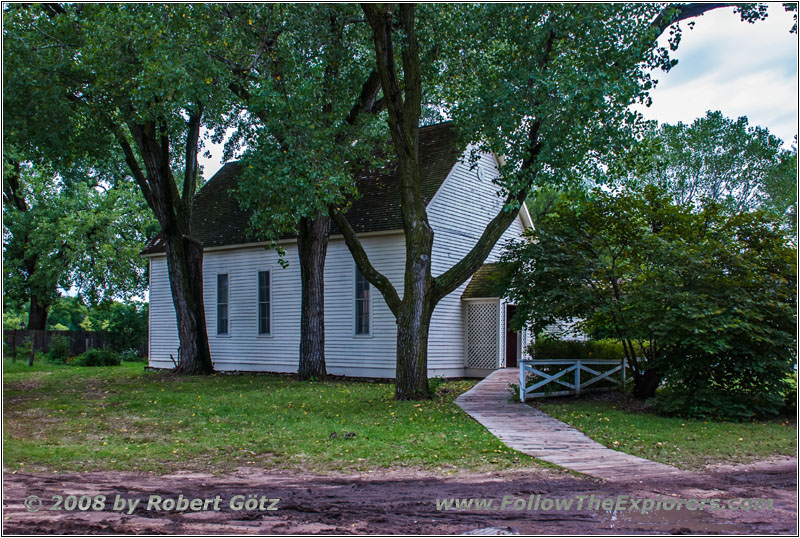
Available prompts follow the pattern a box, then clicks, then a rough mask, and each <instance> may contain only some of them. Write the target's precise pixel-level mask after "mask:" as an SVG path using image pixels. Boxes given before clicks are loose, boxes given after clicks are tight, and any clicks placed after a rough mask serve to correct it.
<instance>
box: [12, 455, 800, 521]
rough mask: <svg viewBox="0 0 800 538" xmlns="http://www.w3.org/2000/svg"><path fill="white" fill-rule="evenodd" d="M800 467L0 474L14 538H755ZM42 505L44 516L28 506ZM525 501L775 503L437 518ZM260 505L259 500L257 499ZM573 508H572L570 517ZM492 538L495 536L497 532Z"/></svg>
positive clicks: (788, 517) (790, 499) (787, 512)
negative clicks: (459, 502)
mask: <svg viewBox="0 0 800 538" xmlns="http://www.w3.org/2000/svg"><path fill="white" fill-rule="evenodd" d="M796 469H797V461H796V460H795V459H784V460H779V461H775V462H769V463H763V464H757V465H750V466H744V467H719V468H714V469H711V470H709V471H708V472H707V473H703V474H698V475H691V476H689V477H686V476H681V477H674V478H672V479H669V478H666V479H665V478H661V479H659V480H658V481H653V482H646V483H640V482H638V481H632V482H629V483H626V482H624V481H614V482H602V481H599V480H595V479H587V478H578V477H575V476H572V475H569V474H566V473H563V472H554V471H543V470H533V471H532V470H527V471H525V472H507V473H495V474H466V473H465V474H458V475H454V476H447V477H445V476H441V475H434V474H431V473H425V472H420V471H411V470H407V471H400V470H396V471H391V472H388V473H367V474H360V475H353V476H340V475H325V476H320V475H311V474H303V473H296V472H281V471H265V470H259V469H252V468H246V469H240V470H239V471H238V472H236V473H232V474H227V475H223V476H214V475H210V474H173V475H167V476H157V475H148V474H136V473H124V472H96V473H66V474H42V473H39V474H9V473H4V484H3V485H4V489H3V507H4V515H3V530H4V532H5V533H7V534H9V533H14V534H33V533H36V534H41V533H48V534H50V533H59V534H74V533H88V534H115V533H126V534H133V533H135V534H155V533H159V534H161V533H163V534H220V533H254V534H255V533H261V534H264V533H275V534H290V533H291V534H300V533H323V534H325V533H328V534H331V533H336V534H367V533H368V534H397V533H407V534H461V533H467V532H470V531H476V530H478V529H486V528H488V527H492V528H494V529H502V530H505V531H506V532H516V533H524V534H590V533H597V534H608V533H676V532H678V533H689V532H695V533H704V534H708V533H748V534H753V533H758V534H795V533H796V530H797V527H796V524H795V521H796V515H797V502H796V488H797V481H796ZM100 494H102V495H105V496H106V497H107V499H108V501H107V504H106V505H105V507H104V509H103V510H102V511H97V512H95V511H91V510H90V511H86V512H80V511H71V512H70V511H64V510H61V511H53V510H49V508H50V507H51V506H52V501H51V500H50V499H51V498H52V496H53V495H62V496H67V495H78V496H80V495H100ZM180 494H182V495H184V496H185V497H194V498H202V499H212V498H214V497H215V496H216V495H219V496H220V499H221V502H220V503H219V505H220V511H214V510H213V509H208V510H200V511H197V512H191V511H187V512H185V513H175V512H169V513H164V512H158V511H155V510H150V511H148V510H147V509H146V506H145V505H146V503H147V502H148V501H149V499H150V495H159V496H162V497H163V498H167V497H173V498H177V497H178V495H180ZM239 494H244V495H247V494H257V495H264V496H265V497H266V498H279V499H280V501H279V502H278V503H277V506H276V508H277V510H274V511H261V510H258V509H250V510H244V511H238V512H237V511H233V510H231V508H230V505H229V502H230V500H231V498H232V497H234V496H235V495H239ZM30 495H37V496H39V497H40V498H41V499H43V500H44V505H43V506H42V508H41V509H40V510H39V511H36V512H30V511H27V510H26V509H25V507H24V504H23V503H24V501H25V499H26V498H27V497H28V496H30ZM116 495H120V498H121V499H139V500H140V501H141V502H140V503H139V504H138V505H137V506H136V508H135V509H134V510H133V512H132V513H131V514H130V515H128V514H125V513H121V512H117V511H113V510H112V509H111V505H112V501H113V499H114V498H115V497H116ZM505 495H513V496H514V497H515V498H523V499H525V500H526V502H527V500H528V499H530V496H531V495H533V496H534V497H535V496H536V495H541V498H545V497H553V498H574V497H575V496H576V495H595V496H599V497H602V498H608V497H615V496H617V495H629V496H632V497H645V498H649V499H652V500H653V501H655V500H656V499H657V498H658V496H659V495H662V496H675V498H683V499H689V498H699V499H710V498H712V497H713V498H720V499H734V498H772V499H775V501H774V507H773V509H772V510H770V511H729V510H717V511H714V512H709V511H687V510H685V509H683V510H681V511H674V510H673V511H666V510H655V511H651V512H649V513H645V514H641V513H638V512H621V511H616V512H615V511H613V510H610V511H606V510H602V509H600V510H587V509H585V508H584V509H582V510H576V509H573V510H571V511H555V510H551V511H544V510H541V509H539V510H530V511H528V510H527V509H524V510H522V511H513V510H506V511H503V510H494V511H492V510H489V511H486V510H483V511H479V510H474V509H472V510H468V511H454V510H450V511H442V510H437V507H436V499H437V498H470V497H473V498H493V499H495V501H494V502H495V503H496V504H500V503H501V500H502V499H503V496H505ZM254 502H255V499H254ZM573 508H576V507H573ZM495 532H496V531H495Z"/></svg>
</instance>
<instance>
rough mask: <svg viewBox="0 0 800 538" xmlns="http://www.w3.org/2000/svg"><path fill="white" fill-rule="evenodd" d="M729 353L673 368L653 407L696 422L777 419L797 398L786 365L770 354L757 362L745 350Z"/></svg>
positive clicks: (691, 360) (698, 358) (691, 359)
mask: <svg viewBox="0 0 800 538" xmlns="http://www.w3.org/2000/svg"><path fill="white" fill-rule="evenodd" d="M765 350H766V348H765ZM731 355H733V356H727V357H722V358H720V356H719V355H704V354H699V355H693V356H691V357H686V358H685V360H684V361H682V363H681V366H680V367H678V366H677V365H676V366H674V367H673V369H672V372H671V373H670V375H669V376H668V377H667V379H666V389H665V390H662V391H661V392H659V393H658V394H656V397H655V398H654V399H653V406H654V408H655V409H656V410H657V411H659V412H661V413H664V414H669V415H679V416H685V417H692V418H714V419H733V420H751V419H754V418H757V417H765V416H769V415H776V414H778V413H780V412H781V410H782V409H783V408H784V406H785V405H786V403H787V400H788V399H790V398H791V399H793V398H796V391H797V385H796V382H795V384H794V385H793V386H792V383H791V381H792V380H791V378H790V377H789V376H787V375H786V370H785V367H786V364H785V362H784V361H781V360H778V359H771V358H770V357H769V355H767V354H766V353H765V354H764V355H762V356H759V357H757V358H755V357H754V358H749V357H747V356H746V354H745V352H743V351H739V352H738V353H736V354H735V355H734V354H731ZM731 365H735V367H731ZM792 389H793V390H792ZM793 391H794V392H793ZM792 401H794V400H792Z"/></svg>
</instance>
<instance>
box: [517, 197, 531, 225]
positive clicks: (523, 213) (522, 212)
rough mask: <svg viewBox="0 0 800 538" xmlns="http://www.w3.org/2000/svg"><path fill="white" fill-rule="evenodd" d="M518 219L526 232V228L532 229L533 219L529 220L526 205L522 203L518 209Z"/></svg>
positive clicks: (529, 216)
mask: <svg viewBox="0 0 800 538" xmlns="http://www.w3.org/2000/svg"><path fill="white" fill-rule="evenodd" d="M519 218H520V220H522V226H523V227H524V228H525V229H526V230H527V229H528V228H534V225H533V218H531V212H530V211H528V204H526V203H525V202H522V204H521V205H520V208H519Z"/></svg>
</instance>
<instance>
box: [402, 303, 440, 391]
mask: <svg viewBox="0 0 800 538" xmlns="http://www.w3.org/2000/svg"><path fill="white" fill-rule="evenodd" d="M430 304H431V301H430V300H424V299H423V300H422V301H408V302H405V301H404V302H403V305H402V306H401V307H400V313H399V314H400V315H399V316H398V317H397V371H396V373H395V385H394V386H395V389H394V390H395V393H394V395H395V398H397V399H398V400H419V399H424V398H430V390H429V387H428V333H429V331H430V327H431V313H432V311H433V308H432V307H431V306H430ZM420 305H422V307H421V308H419V306H420Z"/></svg>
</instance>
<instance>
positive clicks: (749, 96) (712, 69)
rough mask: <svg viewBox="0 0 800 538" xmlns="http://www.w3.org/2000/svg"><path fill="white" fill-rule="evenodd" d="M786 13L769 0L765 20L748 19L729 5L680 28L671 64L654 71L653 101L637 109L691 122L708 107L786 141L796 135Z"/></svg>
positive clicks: (793, 55) (793, 40)
mask: <svg viewBox="0 0 800 538" xmlns="http://www.w3.org/2000/svg"><path fill="white" fill-rule="evenodd" d="M792 24H793V21H792V17H791V15H790V14H788V13H786V12H785V11H784V10H783V7H782V6H780V5H776V4H771V5H770V6H769V17H768V18H767V20H765V21H760V22H757V23H755V24H747V23H744V22H742V21H741V20H740V19H739V16H738V15H735V14H734V13H733V10H732V9H730V8H726V9H719V10H715V11H712V12H710V13H707V14H706V15H704V16H703V17H700V18H698V19H696V25H695V28H694V29H693V30H689V29H688V28H686V27H685V26H684V32H683V38H682V41H681V44H680V46H679V47H678V50H677V52H675V53H673V54H674V57H675V58H677V59H678V65H677V66H675V67H674V68H673V69H672V70H671V71H670V72H669V73H656V74H655V77H656V78H657V79H659V80H660V83H659V85H658V86H657V87H656V89H655V90H654V91H653V92H652V93H651V96H652V98H653V105H652V106H651V107H650V108H644V107H639V110H641V112H642V113H643V114H644V115H645V117H647V118H649V119H655V120H658V121H660V122H667V123H676V122H678V121H683V122H684V123H690V122H692V121H693V120H694V119H696V118H697V117H699V116H703V115H705V113H706V111H707V110H721V111H722V113H723V114H725V115H726V116H729V117H732V118H738V117H740V116H747V118H748V120H749V121H750V124H751V125H760V126H762V127H766V128H768V129H769V130H770V132H772V133H773V134H775V135H777V136H779V137H780V138H781V139H783V141H784V143H786V144H787V145H788V144H790V143H791V142H792V140H793V138H794V136H795V135H796V134H797V106H798V84H797V35H796V34H790V33H789V29H790V28H791V26H792Z"/></svg>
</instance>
